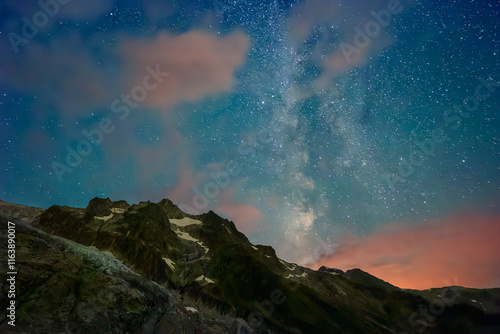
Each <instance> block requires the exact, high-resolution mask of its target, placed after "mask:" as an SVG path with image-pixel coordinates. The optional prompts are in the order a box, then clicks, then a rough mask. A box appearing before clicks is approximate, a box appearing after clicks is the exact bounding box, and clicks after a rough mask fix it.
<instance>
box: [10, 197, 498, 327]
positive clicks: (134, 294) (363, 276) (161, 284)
mask: <svg viewBox="0 0 500 334" xmlns="http://www.w3.org/2000/svg"><path fill="white" fill-rule="evenodd" d="M7 220H9V221H12V222H15V223H16V246H17V247H16V252H17V253H16V259H17V260H16V262H17V266H18V275H17V286H16V288H17V293H18V294H17V297H16V301H17V311H16V314H17V318H16V327H15V329H14V328H13V327H10V326H8V325H7V320H8V318H6V314H7V313H6V311H5V310H6V306H7V303H8V300H7V296H6V289H5V285H4V288H3V290H2V294H1V295H0V305H1V306H2V310H3V313H2V317H1V318H0V332H1V333H4V332H7V331H13V332H28V333H398V334H399V333H403V332H406V333H474V332H477V333H495V332H499V331H500V309H499V306H500V289H483V290H479V289H466V288H461V287H452V288H442V289H431V290H426V291H414V290H403V289H399V288H397V287H395V286H393V285H391V284H390V283H387V282H384V281H382V280H380V279H378V278H376V277H374V276H372V275H370V274H368V273H366V272H363V271H362V270H359V269H354V270H348V271H346V272H345V273H344V272H343V271H342V270H339V269H335V268H326V267H322V268H320V269H319V270H318V271H314V270H311V269H308V268H304V267H301V266H298V265H296V264H293V263H287V262H285V261H283V260H281V259H279V258H278V257H277V256H276V252H275V251H274V249H273V248H272V247H269V246H261V245H258V246H254V245H252V244H251V243H250V242H249V241H248V239H247V238H246V236H245V235H243V234H242V233H240V232H239V231H238V230H237V229H236V227H235V225H234V224H233V223H232V222H231V221H228V220H226V219H223V218H221V217H219V216H217V215H216V214H215V213H214V212H212V211H210V212H208V213H206V214H202V215H199V216H193V215H189V214H186V213H184V212H182V211H181V210H179V208H178V207H177V206H175V205H174V204H173V203H172V202H171V201H169V200H166V199H165V200H162V201H161V202H159V203H151V202H141V203H139V204H134V205H129V204H128V203H126V202H124V201H111V200H110V199H99V198H94V199H92V200H91V201H90V203H89V205H88V207H87V208H85V209H78V208H69V207H61V206H52V207H50V208H49V209H47V210H43V209H37V208H29V207H25V206H20V205H17V204H9V203H5V202H0V223H1V226H0V235H1V240H0V243H1V245H2V246H1V247H2V249H3V254H5V249H4V248H5V247H6V245H7V240H6V238H7V237H6V234H7V233H6V232H7V231H6V230H7ZM5 275H6V272H5V271H3V272H1V273H0V279H1V280H2V281H3V282H5V280H6V277H5ZM446 289H447V290H446ZM436 301H440V302H441V304H442V305H443V307H442V309H440V310H438V311H436V310H435V308H432V307H433V306H435V305H437V302H436ZM422 310H430V311H429V312H434V313H432V314H430V316H428V317H426V316H422V315H421V312H422Z"/></svg>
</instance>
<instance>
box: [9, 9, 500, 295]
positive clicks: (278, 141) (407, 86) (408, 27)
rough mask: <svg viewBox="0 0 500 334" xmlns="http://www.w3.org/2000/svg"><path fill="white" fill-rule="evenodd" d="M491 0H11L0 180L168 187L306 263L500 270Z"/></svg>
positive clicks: (428, 277)
mask: <svg viewBox="0 0 500 334" xmlns="http://www.w3.org/2000/svg"><path fill="white" fill-rule="evenodd" d="M499 10H500V4H499V3H498V1H493V0H485V1H472V0H464V1H458V0H457V1H451V0H444V1H438V0H434V1H430V0H425V1H414V0H400V1H397V0H357V1H344V0H339V1H332V0H295V1H288V0H280V1H253V0H233V1H229V0H220V1H219V0H214V1H206V0H201V1H179V0H173V1H170V0H168V1H163V0H124V1H118V0H87V1H81V0H42V1H40V2H38V1H27V0H5V1H2V2H0V198H1V199H3V200H5V201H7V202H14V203H20V204H25V205H30V206H38V207H43V208H47V207H49V206H51V205H53V204H59V205H68V206H77V207H85V206H86V205H87V203H88V201H89V200H90V199H91V198H93V197H96V196H99V197H110V198H111V199H112V200H119V199H124V200H127V201H128V202H129V203H138V202H139V201H148V200H149V201H153V202H158V201H160V200H161V199H162V198H169V199H171V200H172V201H173V202H174V203H176V204H177V205H179V206H180V207H181V208H182V209H183V210H184V211H187V212H190V213H202V212H207V211H209V210H214V211H216V212H217V213H218V214H220V215H222V216H224V217H226V218H228V219H231V220H233V221H234V222H235V224H236V226H237V227H238V228H239V229H240V231H242V232H244V233H245V234H246V235H247V236H248V237H249V239H250V241H252V242H253V243H255V244H267V245H271V246H273V247H274V248H275V249H276V251H277V254H278V256H280V257H282V258H284V259H286V260H288V261H292V262H296V263H299V264H303V265H308V266H310V267H311V268H318V267H319V266H321V265H327V266H330V267H337V268H341V269H344V270H345V269H350V268H354V267H359V268H361V269H363V270H365V271H368V272H370V273H372V274H374V275H376V276H378V277H380V278H382V279H384V280H386V281H389V282H391V283H393V284H395V285H398V286H400V287H405V288H420V289H424V288H430V287H438V286H445V285H451V284H454V285H463V286H470V287H498V286H500V242H499V237H500V206H499V205H500V156H499V153H500V150H499V147H500V146H499V145H500V119H499V110H500V66H499V59H500V57H499V53H500V50H499V45H500V14H499Z"/></svg>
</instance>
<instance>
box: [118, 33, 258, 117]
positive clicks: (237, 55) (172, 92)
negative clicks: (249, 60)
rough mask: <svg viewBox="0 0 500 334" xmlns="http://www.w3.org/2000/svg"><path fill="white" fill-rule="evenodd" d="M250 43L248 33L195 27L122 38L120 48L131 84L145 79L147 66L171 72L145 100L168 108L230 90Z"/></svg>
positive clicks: (158, 106) (154, 106)
mask: <svg viewBox="0 0 500 334" xmlns="http://www.w3.org/2000/svg"><path fill="white" fill-rule="evenodd" d="M249 46H250V41H249V38H248V36H247V35H245V34H244V33H241V32H235V33H232V34H230V35H227V36H224V37H221V36H217V35H214V34H210V33H206V32H203V31H199V30H192V31H189V32H187V33H185V34H183V35H180V36H174V35H170V34H167V33H160V34H159V35H157V36H156V37H155V38H154V39H148V40H146V39H135V40H133V39H126V40H122V42H121V43H120V46H119V49H120V54H121V56H122V57H123V58H124V60H125V64H126V66H127V67H128V68H129V70H130V71H131V72H132V74H131V77H130V80H131V86H135V85H140V84H141V83H142V79H143V77H144V74H145V70H144V69H145V68H146V67H147V66H150V67H151V68H156V66H157V65H158V66H159V68H160V69H161V71H162V72H168V73H169V74H168V76H167V77H165V78H164V80H163V82H162V83H161V84H160V85H159V86H158V87H157V88H156V89H154V90H152V91H150V92H149V94H148V96H147V98H146V100H145V101H144V103H145V104H146V105H148V106H150V107H153V108H167V109H168V108H170V107H172V106H174V105H175V104H177V103H179V102H181V101H197V100H200V99H202V98H203V97H206V96H209V95H214V94H217V93H220V92H226V91H230V90H231V88H232V86H233V82H234V72H235V71H236V70H237V69H238V68H239V67H240V66H242V65H243V63H244V62H245V60H246V55H247V51H248V49H249Z"/></svg>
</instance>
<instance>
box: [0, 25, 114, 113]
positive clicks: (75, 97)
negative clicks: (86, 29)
mask: <svg viewBox="0 0 500 334" xmlns="http://www.w3.org/2000/svg"><path fill="white" fill-rule="evenodd" d="M96 63H97V61H95V59H94V57H93V55H92V54H91V52H90V51H89V49H88V48H87V47H86V46H85V45H84V43H83V41H82V39H81V37H80V36H79V35H76V34H71V35H66V36H63V37H59V38H55V39H52V40H51V42H50V44H49V45H48V46H44V45H42V44H39V43H37V42H36V41H35V40H31V41H30V43H29V44H27V45H26V46H24V53H23V54H20V55H15V54H14V53H13V52H6V53H4V54H3V55H2V54H0V68H1V69H2V72H4V73H3V74H4V78H5V79H4V80H6V82H7V83H8V84H9V85H10V86H12V87H13V88H14V89H17V90H19V91H21V92H24V93H27V94H32V95H33V96H35V97H36V99H37V102H38V103H39V104H40V105H41V106H43V108H42V109H44V110H45V109H47V110H51V109H52V108H47V105H49V106H51V107H52V106H56V107H57V108H58V109H59V110H60V111H61V113H62V116H75V115H82V114H86V113H88V112H89V111H90V110H93V109H95V108H97V107H100V106H102V105H103V104H106V103H109V100H110V98H111V97H112V95H111V94H112V93H113V92H112V90H110V89H109V85H107V84H106V83H107V82H108V80H107V77H106V76H105V75H104V74H103V70H102V69H101V68H99V67H98V66H97V65H96ZM0 80H2V78H1V77H0ZM39 116H40V115H39Z"/></svg>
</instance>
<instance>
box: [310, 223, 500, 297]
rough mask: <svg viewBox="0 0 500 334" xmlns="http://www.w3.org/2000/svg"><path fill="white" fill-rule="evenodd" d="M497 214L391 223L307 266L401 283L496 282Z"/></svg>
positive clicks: (499, 276)
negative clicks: (362, 273)
mask: <svg viewBox="0 0 500 334" xmlns="http://www.w3.org/2000/svg"><path fill="white" fill-rule="evenodd" d="M499 235H500V216H496V217H486V216H480V215H477V214H461V215H456V216H448V217H444V218H442V219H438V220H435V221H431V222H428V223H425V224H423V225H418V226H408V225H403V224H400V225H391V226H386V227H385V228H383V229H380V230H378V231H376V232H375V233H374V234H373V235H371V236H369V237H366V238H364V239H358V240H356V239H354V241H352V239H351V240H350V241H344V242H341V246H340V247H338V248H337V249H336V250H335V251H334V253H333V254H332V255H330V256H328V257H326V258H323V259H321V260H319V261H318V262H317V263H315V264H313V265H311V267H313V268H319V267H320V266H323V265H325V266H328V267H337V268H341V269H344V270H347V269H351V268H360V269H362V270H365V271H367V272H369V273H371V274H372V275H375V276H377V277H379V278H381V279H383V280H386V281H388V282H390V283H392V284H394V285H397V286H399V287H402V288H413V289H427V288H431V287H440V286H445V285H447V284H448V285H449V284H450V283H449V282H453V281H454V280H455V279H456V280H457V284H459V285H462V286H468V287H477V288H488V287H498V286H500V243H499V242H498V236H499Z"/></svg>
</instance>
